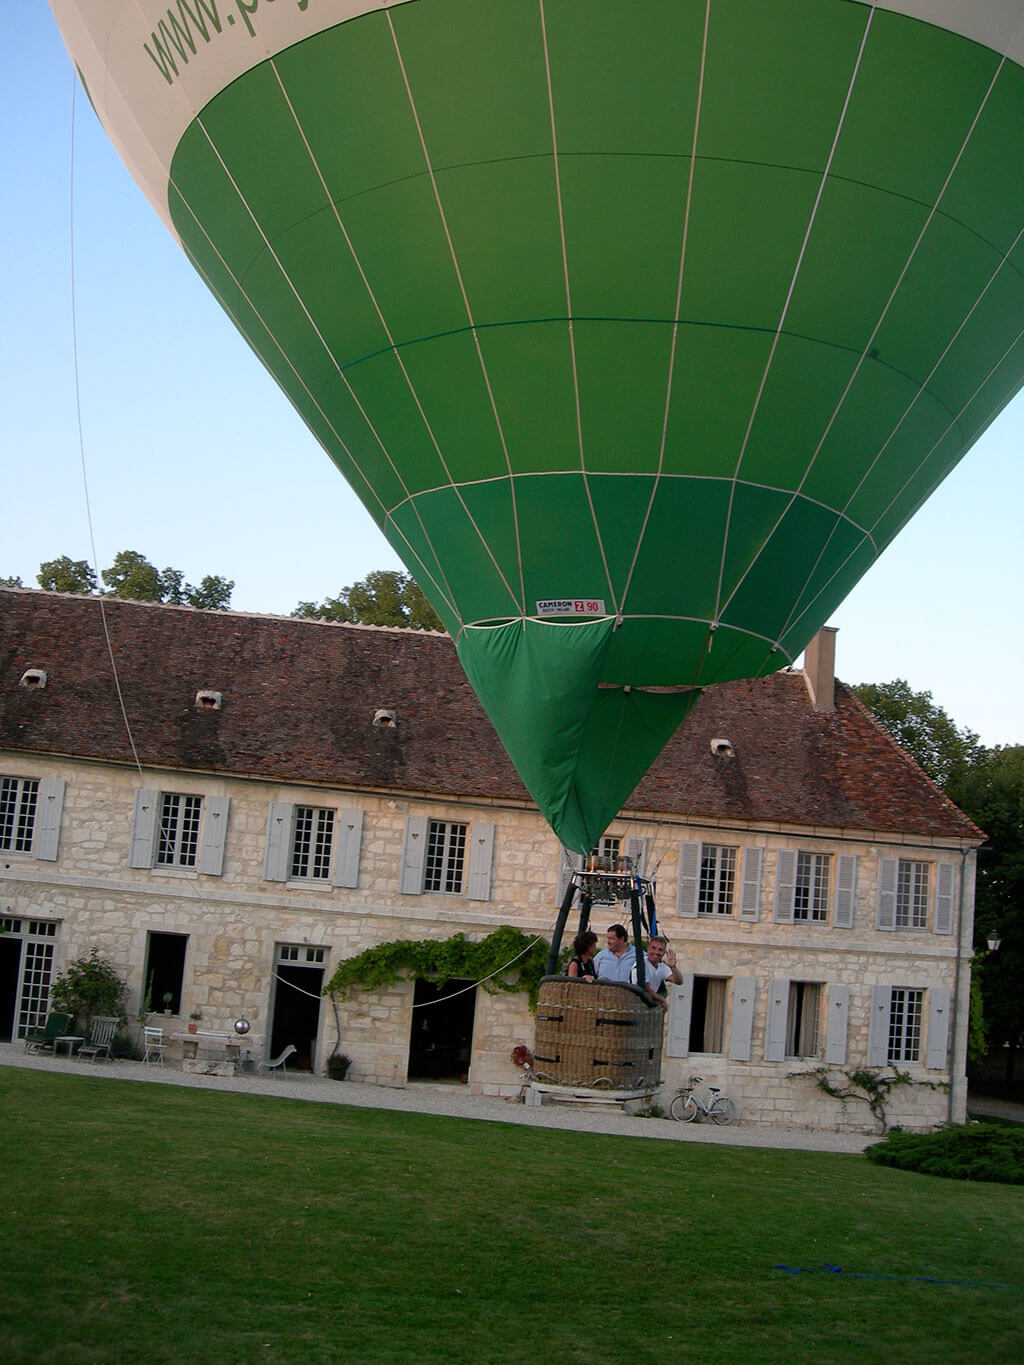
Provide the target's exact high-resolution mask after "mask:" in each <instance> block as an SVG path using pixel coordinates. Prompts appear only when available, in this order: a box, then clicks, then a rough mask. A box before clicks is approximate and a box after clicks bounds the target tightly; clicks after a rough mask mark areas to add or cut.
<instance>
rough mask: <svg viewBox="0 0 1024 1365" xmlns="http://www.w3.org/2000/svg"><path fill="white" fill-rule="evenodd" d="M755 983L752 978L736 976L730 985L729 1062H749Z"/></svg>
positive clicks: (755, 994)
mask: <svg viewBox="0 0 1024 1365" xmlns="http://www.w3.org/2000/svg"><path fill="white" fill-rule="evenodd" d="M756 996H757V982H756V981H755V980H754V978H753V977H752V976H737V977H736V978H735V979H734V981H733V983H732V1028H731V1029H730V1031H729V1060H730V1061H731V1062H749V1061H750V1042H751V1036H752V1034H753V1032H754V1000H755V999H756Z"/></svg>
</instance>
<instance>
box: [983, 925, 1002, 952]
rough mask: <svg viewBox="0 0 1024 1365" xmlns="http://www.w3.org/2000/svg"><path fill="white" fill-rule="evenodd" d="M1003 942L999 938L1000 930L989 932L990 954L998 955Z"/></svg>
mask: <svg viewBox="0 0 1024 1365" xmlns="http://www.w3.org/2000/svg"><path fill="white" fill-rule="evenodd" d="M1002 941H1003V940H1002V939H1001V938H1000V937H999V930H998V929H990V930H989V934H988V939H987V942H988V950H989V952H990V953H997V952H998V951H999V945H1000V944H1001V943H1002Z"/></svg>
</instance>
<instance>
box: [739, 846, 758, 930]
mask: <svg viewBox="0 0 1024 1365" xmlns="http://www.w3.org/2000/svg"><path fill="white" fill-rule="evenodd" d="M763 865H764V849H763V848H761V847H760V846H759V845H758V846H753V847H751V848H745V849H744V850H743V877H742V880H741V882H740V919H745V920H757V919H759V918H760V915H761V868H762V866H763Z"/></svg>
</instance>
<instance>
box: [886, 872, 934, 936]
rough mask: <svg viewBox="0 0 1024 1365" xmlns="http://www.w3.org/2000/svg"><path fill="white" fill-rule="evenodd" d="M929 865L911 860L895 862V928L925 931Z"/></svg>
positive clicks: (926, 924)
mask: <svg viewBox="0 0 1024 1365" xmlns="http://www.w3.org/2000/svg"><path fill="white" fill-rule="evenodd" d="M930 873H931V864H930V863H927V862H923V861H918V860H917V859H913V858H899V859H898V860H897V862H896V907H895V916H896V928H897V929H915V930H921V931H923V930H926V929H927V928H928V898H929V895H930V891H931V875H930Z"/></svg>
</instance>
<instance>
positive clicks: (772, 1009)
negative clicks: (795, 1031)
mask: <svg viewBox="0 0 1024 1365" xmlns="http://www.w3.org/2000/svg"><path fill="white" fill-rule="evenodd" d="M788 1018H789V981H788V980H787V979H785V978H783V977H778V978H777V979H776V980H774V981H773V982H772V983H771V987H770V988H769V992H768V1017H767V1019H766V1020H765V1031H764V1059H765V1061H766V1062H781V1061H783V1060H784V1059H785V1056H786V1022H787V1020H788Z"/></svg>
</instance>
